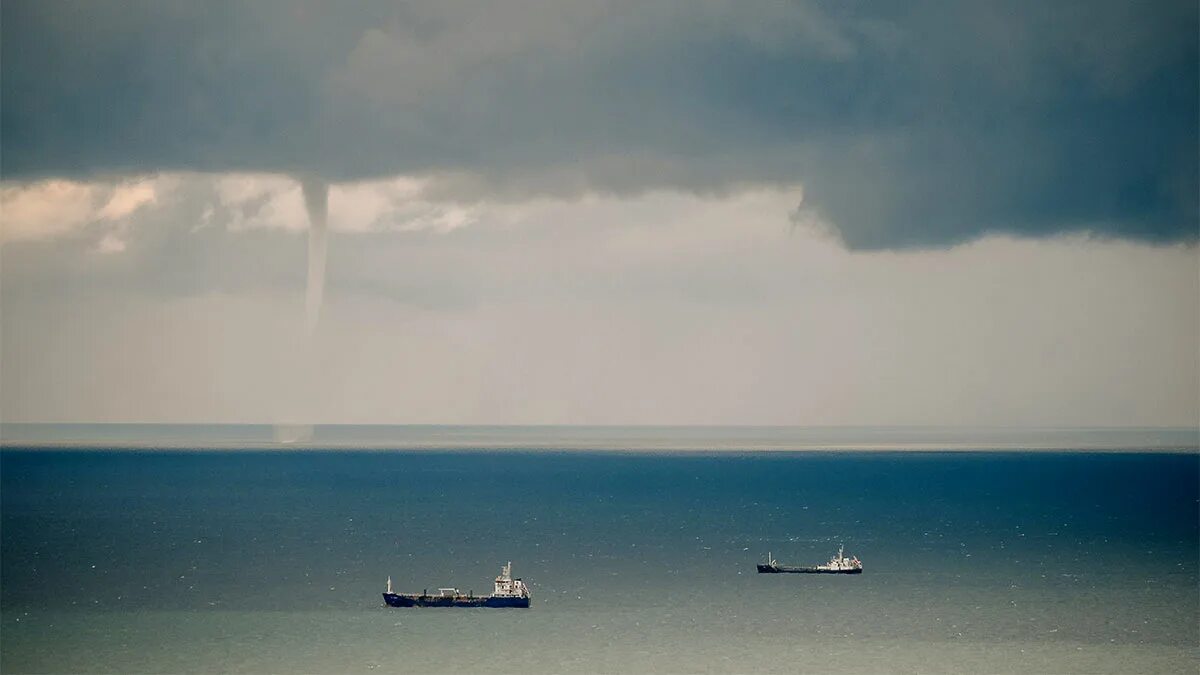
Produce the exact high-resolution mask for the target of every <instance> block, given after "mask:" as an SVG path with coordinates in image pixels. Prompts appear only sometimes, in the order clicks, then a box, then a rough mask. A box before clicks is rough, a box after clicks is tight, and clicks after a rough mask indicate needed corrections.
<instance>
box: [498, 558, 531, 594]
mask: <svg viewBox="0 0 1200 675" xmlns="http://www.w3.org/2000/svg"><path fill="white" fill-rule="evenodd" d="M492 596H493V597H497V598H528V597H529V588H528V587H527V586H526V585H525V582H523V581H521V580H520V579H514V578H512V562H509V563H508V564H507V565H505V566H504V568H503V569H501V570H500V576H498V577H496V591H495V593H493V594H492Z"/></svg>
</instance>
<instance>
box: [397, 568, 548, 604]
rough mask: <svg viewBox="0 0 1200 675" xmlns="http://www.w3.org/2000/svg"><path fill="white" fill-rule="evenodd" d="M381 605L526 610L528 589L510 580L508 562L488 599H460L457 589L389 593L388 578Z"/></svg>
mask: <svg viewBox="0 0 1200 675" xmlns="http://www.w3.org/2000/svg"><path fill="white" fill-rule="evenodd" d="M383 601H384V602H385V603H387V605H388V606H389V607H529V587H528V586H526V585H525V582H523V581H521V580H520V579H514V578H513V577H512V563H511V562H510V563H508V564H507V565H505V566H504V567H503V569H501V571H500V576H498V577H496V587H495V589H494V590H493V592H492V594H491V595H475V594H474V593H467V594H466V595H463V593H462V591H459V590H458V589H457V588H439V589H438V592H437V594H436V595H430V594H429V593H428V591H422V592H421V593H419V594H418V593H393V592H392V578H391V577H388V581H387V592H385V593H384V594H383Z"/></svg>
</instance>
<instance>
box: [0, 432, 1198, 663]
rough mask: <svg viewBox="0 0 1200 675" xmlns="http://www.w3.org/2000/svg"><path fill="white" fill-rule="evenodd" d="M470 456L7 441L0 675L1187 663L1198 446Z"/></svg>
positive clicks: (2, 460)
mask: <svg viewBox="0 0 1200 675" xmlns="http://www.w3.org/2000/svg"><path fill="white" fill-rule="evenodd" d="M480 433H482V432H480ZM694 433H696V434H699V435H703V432H699V431H696V432H694ZM484 435H486V434H484ZM618 435H619V434H618ZM486 440H487V439H486V438H483V439H482V440H481V441H480V442H479V443H477V444H475V445H472V446H470V447H469V448H468V449H456V450H414V449H408V450H403V451H388V450H383V449H376V450H373V451H352V450H345V449H340V450H328V451H326V450H320V449H316V448H307V449H303V450H240V451H235V450H233V449H225V450H212V449H207V450H200V449H197V450H187V449H184V448H181V447H178V446H173V448H174V449H172V450H169V451H163V450H146V449H142V450H128V449H126V450H121V449H103V448H97V447H90V448H87V449H71V448H61V447H56V448H46V447H39V448H22V447H18V446H16V445H13V444H12V443H11V442H10V443H9V444H8V445H6V447H5V449H4V450H3V452H0V488H2V490H0V507H2V510H0V669H2V670H3V672H5V673H19V672H113V673H140V672H321V673H334V672H337V673H341V672H348V673H355V672H361V673H383V672H416V673H421V672H475V673H478V672H521V673H592V672H635V673H636V672H645V673H666V672H781V673H784V672H786V673H791V672H833V671H837V672H843V673H845V672H922V673H924V672H945V673H963V672H1072V673H1095V672H1117V673H1153V672H1166V673H1170V672H1178V673H1195V672H1197V669H1198V668H1200V595H1198V593H1200V591H1198V589H1200V578H1198V567H1200V561H1198V556H1200V553H1198V552H1200V494H1198V492H1200V488H1198V483H1200V455H1198V454H1197V453H1196V451H1195V450H1194V449H1193V450H1185V451H1181V452H1180V451H1177V452H1151V451H1145V450H1139V451H1128V452H1122V451H1118V450H1113V449H1108V450H1107V451H1105V452H1092V451H1083V450H1065V451H1045V450H1043V451H1040V452H1027V451H1019V450H1011V449H1006V450H1002V451H988V450H975V451H971V452H954V451H939V452H925V451H867V450H859V451H855V452H849V451H820V450H809V451H803V452H791V451H787V450H786V449H780V448H773V449H772V451H769V452H767V451H737V450H736V449H734V448H729V447H726V448H725V449H722V450H708V451H704V452H682V453H679V452H675V453H668V452H653V451H648V450H646V448H641V449H642V450H643V452H638V453H631V452H611V451H609V452H599V451H590V450H578V449H576V450H558V451H556V450H553V449H539V450H518V449H495V448H490V447H489V444H488V443H487V442H486ZM722 443H728V441H727V440H725V441H722ZM842 544H845V546H846V552H847V553H848V554H854V555H857V556H858V557H859V558H861V559H862V560H863V562H864V565H865V572H864V574H862V575H861V576H824V575H822V576H809V575H758V574H756V573H755V567H754V565H755V563H756V562H759V561H762V560H763V559H764V558H765V557H766V555H767V553H768V552H770V553H772V554H773V555H774V556H775V558H777V559H778V560H779V561H780V562H781V563H784V564H815V563H820V562H824V561H825V560H827V559H828V558H829V556H830V555H832V554H833V553H835V552H836V551H837V548H838V546H839V545H842ZM510 560H511V561H512V563H513V570H514V574H515V575H516V576H520V577H523V578H524V580H525V581H526V582H527V583H528V584H529V585H530V587H531V588H532V591H533V603H534V604H533V607H532V608H531V609H529V610H497V609H392V608H387V607H385V606H384V605H383V603H382V598H381V596H380V593H381V592H382V591H383V590H384V587H385V583H386V580H387V577H388V576H391V577H392V580H393V583H394V585H395V586H396V588H397V590H406V591H421V590H422V589H431V590H432V589H435V588H438V587H442V586H456V587H458V588H459V589H461V590H464V591H466V590H472V591H474V592H475V593H486V592H490V589H491V581H492V579H493V578H494V577H495V576H496V574H497V573H499V571H500V566H501V565H502V564H504V563H505V562H507V561H510Z"/></svg>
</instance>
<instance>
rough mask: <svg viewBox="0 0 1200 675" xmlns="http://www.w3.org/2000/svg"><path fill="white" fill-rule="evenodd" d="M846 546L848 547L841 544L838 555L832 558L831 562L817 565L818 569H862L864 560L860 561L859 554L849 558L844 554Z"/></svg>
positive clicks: (840, 570) (841, 570) (838, 570)
mask: <svg viewBox="0 0 1200 675" xmlns="http://www.w3.org/2000/svg"><path fill="white" fill-rule="evenodd" d="M845 548H846V547H845V545H842V546H839V547H838V552H837V555H835V556H833V557H832V558H830V559H829V562H827V563H825V564H824V565H817V569H819V570H826V571H829V572H847V571H849V570H861V569H862V562H861V561H859V559H858V556H850V557H849V558H847V557H846V556H844V555H842V553H843V551H844V550H845Z"/></svg>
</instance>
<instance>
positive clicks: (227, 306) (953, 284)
mask: <svg viewBox="0 0 1200 675" xmlns="http://www.w3.org/2000/svg"><path fill="white" fill-rule="evenodd" d="M2 12H3V17H2V18H3V44H2V45H0V50H2V63H3V79H2V82H0V87H2V91H0V94H2V103H0V105H2V110H0V112H2V118H0V131H2V137H0V140H2V144H3V152H2V155H0V171H2V176H3V187H2V190H3V192H2V208H3V212H2V213H3V222H2V225H3V244H2V248H0V265H2V267H0V301H2V312H3V321H2V335H0V338H2V342H0V359H2V366H3V367H2V369H0V416H2V418H3V420H4V421H5V422H190V423H268V424H269V423H277V422H303V423H310V424H311V423H326V424H328V423H384V424H407V423H434V424H587V425H604V424H616V425H629V424H731V425H743V424H744V425H816V426H823V425H992V426H1089V425H1102V426H1177V427H1195V426H1197V424H1200V419H1198V416H1200V350H1198V349H1197V345H1198V344H1200V261H1198V256H1197V247H1196V241H1197V144H1198V140H1197V98H1198V95H1197V58H1196V54H1197V35H1196V28H1195V27H1196V24H1197V9H1196V5H1195V3H1194V2H1165V1H1164V2H1152V3H1134V2H1080V3H1075V2H1061V3H1060V2H1056V3H1036V2H1032V3H1025V2H1009V3H980V2H955V3H925V2H916V3H903V4H900V5H895V4H893V3H820V2H786V3H780V2H769V3H768V2H763V3H758V2H725V1H722V0H706V1H704V2H680V1H674V0H664V1H653V2H636V3H632V2H631V3H625V2H578V1H567V2H540V1H537V0H529V1H521V2H512V3H479V2H441V1H438V2H366V3H354V4H353V6H351V7H343V6H340V5H338V6H335V5H333V4H330V3H324V2H292V1H288V2H271V1H261V2H217V3H187V2H144V3H142V2H87V3H77V2H45V1H40V2H22V1H20V0H12V1H7V2H5V3H4V6H3V9H2ZM326 220H327V227H326V224H325V221H326ZM326 230H328V231H326Z"/></svg>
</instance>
